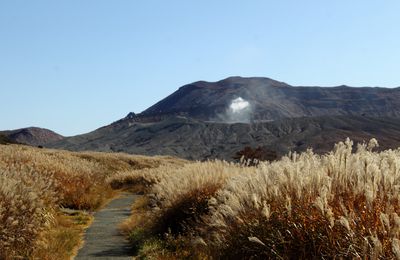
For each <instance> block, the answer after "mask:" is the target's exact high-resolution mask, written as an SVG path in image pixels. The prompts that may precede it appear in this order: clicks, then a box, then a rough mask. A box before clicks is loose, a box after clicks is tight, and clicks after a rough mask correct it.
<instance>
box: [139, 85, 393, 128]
mask: <svg viewBox="0 0 400 260" xmlns="http://www.w3.org/2000/svg"><path fill="white" fill-rule="evenodd" d="M236 98H242V99H243V100H247V101H248V102H249V104H250V105H251V108H252V113H251V115H250V117H251V118H250V119H251V120H277V119H282V118H294V117H312V116H324V115H366V116H378V117H380V116H390V117H400V88H394V89H388V88H368V87H363V88H352V87H348V86H338V87H292V86H290V85H288V84H286V83H283V82H279V81H275V80H272V79H269V78H242V77H230V78H227V79H225V80H221V81H218V82H205V81H199V82H195V83H192V84H189V85H185V86H183V87H181V88H179V90H177V91H176V92H175V93H173V94H172V95H170V96H168V97H167V98H165V99H163V100H161V101H160V102H158V103H157V104H155V105H154V106H151V107H150V108H148V109H147V110H145V111H144V112H143V113H141V114H140V116H143V117H155V118H157V117H163V118H165V117H170V116H173V115H175V116H176V115H180V116H186V117H190V118H194V119H198V120H202V121H204V120H215V121H221V116H222V119H223V115H224V114H225V113H226V111H227V108H228V107H229V105H230V103H231V102H232V100H235V99H236Z"/></svg>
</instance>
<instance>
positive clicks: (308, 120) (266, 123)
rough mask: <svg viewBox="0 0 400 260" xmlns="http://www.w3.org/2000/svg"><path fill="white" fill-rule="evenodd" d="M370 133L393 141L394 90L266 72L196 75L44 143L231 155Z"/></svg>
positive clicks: (323, 146)
mask: <svg viewBox="0 0 400 260" xmlns="http://www.w3.org/2000/svg"><path fill="white" fill-rule="evenodd" d="M346 137H350V138H352V139H354V140H355V141H363V140H365V141H367V140H369V139H370V138H372V137H375V138H377V139H378V140H379V141H380V143H381V149H385V148H395V147H398V146H399V145H400V88H392V89H390V88H378V87H349V86H345V85H343V86H336V87H310V86H290V85H288V84H286V83H284V82H280V81H276V80H273V79H269V78H261V77H253V78H243V77H230V78H227V79H224V80H221V81H218V82H206V81H198V82H194V83H191V84H188V85H185V86H182V87H180V88H179V89H178V90H177V91H176V92H174V93H172V94H171V95H170V96H168V97H166V98H165V99H163V100H161V101H160V102H158V103H156V104H154V105H153V106H151V107H149V108H148V109H146V110H145V111H143V112H141V113H138V114H136V113H133V112H131V113H129V114H128V115H127V116H126V117H125V118H122V119H120V120H118V121H116V122H114V123H111V124H110V125H108V126H105V127H102V128H99V129H97V130H95V131H93V132H90V133H87V134H83V135H78V136H74V137H68V138H63V139H61V140H59V141H56V142H51V143H50V144H47V145H46V146H49V147H53V148H63V149H69V150H95V151H114V152H128V153H136V154H145V155H173V156H178V157H182V158H187V159H193V160H205V159H213V158H220V159H226V160H231V159H232V158H233V157H234V155H235V154H236V153H237V152H238V151H240V150H241V149H243V148H245V147H265V148H267V149H269V150H273V151H276V152H277V153H278V154H280V155H284V154H286V153H287V152H289V151H304V150H305V149H307V148H313V149H314V150H315V151H316V152H319V153H324V152H327V151H328V150H330V149H331V148H332V146H333V144H334V143H335V142H337V141H340V140H344V139H345V138H346Z"/></svg>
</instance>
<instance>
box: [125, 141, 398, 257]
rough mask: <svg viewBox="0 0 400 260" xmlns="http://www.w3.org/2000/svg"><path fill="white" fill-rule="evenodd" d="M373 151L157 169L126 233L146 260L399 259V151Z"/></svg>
mask: <svg viewBox="0 0 400 260" xmlns="http://www.w3.org/2000/svg"><path fill="white" fill-rule="evenodd" d="M376 146H377V142H376V140H375V139H372V140H371V141H370V142H369V143H368V144H359V145H358V146H357V147H356V149H354V146H353V143H352V142H351V141H350V140H346V142H341V143H338V144H337V145H336V146H335V148H334V149H333V151H332V152H330V153H328V154H325V155H316V154H314V153H313V152H312V151H311V150H309V151H307V152H305V153H302V154H290V155H289V156H286V157H284V158H282V160H280V161H276V162H272V163H268V162H265V163H260V164H259V165H258V166H257V167H243V166H241V165H232V164H227V163H224V162H218V161H217V162H207V163H194V164H189V165H185V166H184V167H183V168H180V169H174V170H172V171H168V170H163V171H162V172H159V176H157V178H156V181H155V182H153V183H152V188H151V189H149V192H148V194H147V195H146V196H147V198H148V201H147V204H142V206H140V207H141V211H136V213H138V214H137V217H136V221H132V222H131V224H130V225H128V229H130V234H131V236H133V238H135V237H139V238H141V240H142V241H141V242H140V243H139V244H138V245H136V246H138V251H139V252H141V254H144V255H145V251H146V250H147V251H148V252H149V254H151V256H152V257H154V254H155V253H154V250H155V248H158V249H157V250H160V257H161V256H168V255H175V256H177V257H189V258H202V259H204V258H215V259H219V258H224V259H225V258H227V259H231V258H235V259H237V258H240V259H241V258H244V259H249V258H257V259H258V258H263V259H269V258H272V259H293V258H296V259H299V258H300V259H320V258H330V259H331V258H346V259H349V258H357V259H359V258H362V259H395V258H398V259H399V258H400V217H399V214H400V150H399V149H398V150H388V151H383V152H373V151H372V149H373V148H374V147H376ZM159 170H161V168H159ZM155 171H157V169H156V170H155ZM151 174H152V176H154V175H157V173H155V172H152V173H151ZM143 178H146V177H143ZM140 207H139V208H140ZM140 216H141V217H140ZM160 247H161V248H160ZM166 252H169V253H166ZM161 258H162V257H161Z"/></svg>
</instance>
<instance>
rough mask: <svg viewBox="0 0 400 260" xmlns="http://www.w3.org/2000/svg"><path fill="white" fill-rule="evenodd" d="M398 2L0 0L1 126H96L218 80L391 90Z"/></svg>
mask: <svg viewBox="0 0 400 260" xmlns="http://www.w3.org/2000/svg"><path fill="white" fill-rule="evenodd" d="M399 13H400V1H398V0H385V1H378V0H351V1H349V0H335V1H321V0H313V1H311V0H304V1H297V0H292V1H289V0H279V1H272V0H271V1H267V0H264V1H261V0H260V1H256V0H249V1H235V0H230V1H227V0H226V1H222V0H218V1H215V0H214V1H211V0H201V1H200V0H198V1H194V0H193V1H184V0H180V1H173V0H168V1H164V0H158V1H153V0H142V1H139V0H130V1H122V0H115V1H111V0H107V1H102V0H59V1H54V0H53V1H42V0H34V1H30V0H25V1H22V0H0V90H1V92H0V95H1V99H0V109H1V117H0V129H15V128H21V127H27V126H40V127H46V128H50V129H52V130H55V131H57V132H59V133H61V134H63V135H75V134H79V133H85V132H88V131H91V130H94V129H96V128H98V127H100V126H103V125H106V124H109V123H111V122H113V121H115V120H117V119H120V118H122V117H124V116H125V115H126V114H127V113H128V112H130V111H134V112H140V111H142V110H144V109H145V108H147V107H149V106H150V105H152V104H154V103H155V102H156V101H158V100H160V99H162V98H163V97H165V96H167V95H168V94H170V93H172V92H173V91H175V90H176V89H177V88H178V87H180V86H182V85H184V84H187V83H190V82H193V81H197V80H208V81H216V80H220V79H223V78H226V77H228V76H233V75H237V76H266V77H270V78H274V79H277V80H280V81H285V82H287V83H289V84H292V85H322V86H333V85H341V84H347V85H353V86H383V87H396V86H400V70H399V69H400V66H399V65H400V47H399V46H400V15H399Z"/></svg>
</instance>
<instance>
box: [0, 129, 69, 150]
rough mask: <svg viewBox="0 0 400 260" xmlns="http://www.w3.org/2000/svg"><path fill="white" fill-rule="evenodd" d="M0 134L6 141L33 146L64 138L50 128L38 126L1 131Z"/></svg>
mask: <svg viewBox="0 0 400 260" xmlns="http://www.w3.org/2000/svg"><path fill="white" fill-rule="evenodd" d="M0 135H2V136H3V139H4V140H7V142H8V143H10V142H12V143H21V144H28V145H34V146H37V145H45V144H47V143H50V142H55V141H60V140H62V139H63V138H64V137H63V136H61V135H59V134H57V133H55V132H53V131H51V130H48V129H44V128H39V127H28V128H21V129H16V130H8V131H1V132H0ZM4 142H5V141H4Z"/></svg>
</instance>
